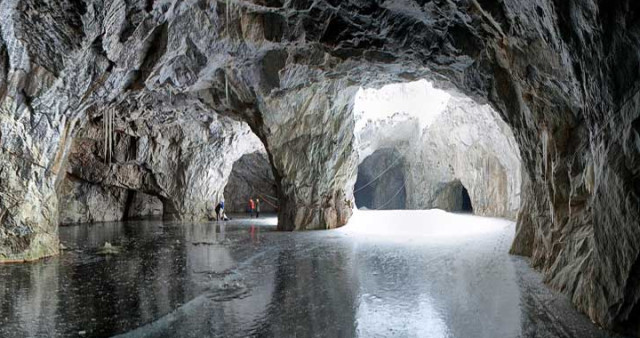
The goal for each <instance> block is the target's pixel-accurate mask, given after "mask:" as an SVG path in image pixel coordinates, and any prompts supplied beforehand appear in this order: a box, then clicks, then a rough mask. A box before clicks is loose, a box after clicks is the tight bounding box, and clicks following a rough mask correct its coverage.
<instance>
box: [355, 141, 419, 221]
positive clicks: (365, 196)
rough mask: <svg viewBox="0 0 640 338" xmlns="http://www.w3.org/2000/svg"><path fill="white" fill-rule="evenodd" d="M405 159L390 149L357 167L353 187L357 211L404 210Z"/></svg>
mask: <svg viewBox="0 0 640 338" xmlns="http://www.w3.org/2000/svg"><path fill="white" fill-rule="evenodd" d="M404 171H405V168H404V159H403V158H402V156H401V155H400V153H398V151H397V150H396V149H393V148H383V149H378V150H376V151H375V152H373V154H371V155H369V156H368V157H367V158H365V159H364V160H363V161H362V163H360V165H358V178H357V180H356V183H355V185H354V187H353V189H354V199H355V203H356V207H358V208H359V209H362V208H367V209H378V210H398V209H405V203H406V188H405V186H404V181H405V178H404Z"/></svg>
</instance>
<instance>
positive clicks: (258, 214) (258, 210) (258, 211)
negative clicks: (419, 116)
mask: <svg viewBox="0 0 640 338" xmlns="http://www.w3.org/2000/svg"><path fill="white" fill-rule="evenodd" d="M258 217H260V199H259V198H256V218H258Z"/></svg>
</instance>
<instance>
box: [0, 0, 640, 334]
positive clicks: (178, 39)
mask: <svg viewBox="0 0 640 338" xmlns="http://www.w3.org/2000/svg"><path fill="white" fill-rule="evenodd" d="M0 13H2V16H0V37H1V38H0V161H1V162H2V163H3V166H2V168H1V169H0V181H1V184H0V224H1V225H0V260H2V261H6V260H21V259H33V258H39V257H43V256H47V255H52V254H56V253H57V250H58V239H57V226H58V198H57V189H58V188H59V185H60V184H61V183H62V179H63V178H64V174H65V170H64V165H65V163H66V160H67V157H68V152H69V148H70V145H71V138H72V136H73V135H74V134H75V133H76V132H77V131H78V130H79V129H80V128H81V127H83V126H84V125H86V124H87V122H88V121H89V120H90V119H100V116H102V115H103V114H104V112H105V111H106V109H110V108H113V107H121V108H123V109H121V110H119V111H123V112H126V113H125V114H126V115H127V116H128V115H134V114H139V113H141V112H143V111H152V112H153V114H158V115H163V116H178V115H180V114H181V112H189V113H188V114H185V115H184V116H187V118H186V119H184V118H183V119H176V120H175V126H181V122H183V121H187V120H195V118H196V117H197V116H200V117H206V118H213V117H214V116H216V115H217V114H222V115H225V116H229V117H231V118H234V119H242V120H244V121H246V122H247V123H248V124H249V126H250V127H251V129H252V130H253V131H254V132H255V133H256V134H257V135H258V136H259V137H260V139H261V140H262V141H263V143H264V145H265V148H266V150H267V152H268V154H269V159H270V162H271V163H272V165H273V167H274V176H275V178H276V181H277V182H278V192H279V198H280V200H281V211H280V214H279V225H280V228H281V229H309V228H329V227H334V226H338V225H341V224H344V223H345V222H346V220H347V219H348V217H349V215H350V209H349V207H348V205H349V203H348V201H347V199H350V198H351V196H348V194H349V193H348V190H349V189H350V187H351V186H353V183H354V182H353V179H354V178H355V170H356V164H357V159H356V158H357V156H356V154H355V151H354V149H355V148H354V144H353V142H354V141H353V135H352V133H351V132H350V130H353V115H352V114H351V112H350V110H351V105H352V102H351V97H352V96H353V93H354V92H355V88H356V87H357V86H358V85H380V84H383V83H388V82H391V81H407V80H414V79H417V78H428V79H430V80H433V81H436V83H437V85H439V86H441V87H443V88H448V89H452V88H457V89H458V90H459V91H461V92H463V93H466V94H468V95H471V96H473V97H474V98H475V99H476V100H478V101H480V102H488V103H490V104H491V105H492V106H493V107H494V108H495V109H496V110H497V111H498V112H499V113H500V115H501V116H502V117H503V118H504V119H505V121H506V122H507V124H508V125H509V126H510V127H511V129H512V130H513V133H514V136H515V138H516V141H517V142H518V146H519V148H520V154H521V157H522V161H523V166H524V172H525V175H524V177H523V180H524V181H525V186H524V190H523V192H522V196H521V197H522V203H521V205H522V206H521V209H520V213H519V217H518V230H517V234H516V240H515V242H514V245H513V248H512V251H513V252H514V253H518V254H523V255H530V256H531V257H532V261H533V264H534V265H535V266H536V267H538V268H539V269H541V270H542V271H543V272H544V274H545V276H546V280H547V281H548V282H549V283H550V284H551V285H552V286H553V287H555V288H557V289H560V290H563V291H565V292H567V293H568V294H569V295H570V296H571V298H572V301H573V302H574V304H575V305H576V306H577V307H578V308H579V309H580V310H582V311H584V312H585V313H587V314H588V315H589V316H590V317H591V318H592V319H593V320H594V321H595V322H597V323H599V324H601V325H604V326H607V327H617V328H621V329H625V330H629V332H633V333H636V334H638V333H640V328H638V323H637V320H635V319H636V318H637V316H638V312H640V305H639V304H640V302H639V299H640V287H639V285H638V284H639V283H638V280H639V279H638V275H640V255H639V254H640V224H639V222H638V219H640V109H639V105H640V97H639V96H638V95H637V94H638V90H637V87H638V83H637V82H638V78H639V77H640V76H639V75H640V53H638V48H637V47H638V45H640V28H639V27H640V20H638V18H639V16H640V14H639V13H640V2H638V1H635V0H619V1H615V2H606V1H595V0H562V1H560V0H539V1H530V0H505V1H501V2H493V1H485V0H461V1H457V2H453V1H429V2H426V1H417V0H416V1H411V0H396V1H384V2H377V1H356V0H345V1H307V0H291V1H287V2H279V1H269V2H264V1H253V2H251V1H236V0H233V1H171V0H165V1H153V2H149V1H141V0H140V1H127V2H125V1H122V0H115V1H108V2H106V1H101V0H91V1H85V2H80V1H33V0H23V1H16V0H2V1H0ZM200 121H201V120H200ZM175 129H176V131H175V132H176V133H180V131H179V130H180V128H175ZM202 130H203V133H204V130H207V129H206V128H203V129H202ZM167 132H169V131H167ZM159 144H160V143H159ZM171 144H172V143H168V144H167V143H164V144H163V145H164V146H166V147H171ZM173 144H175V143H173ZM173 147H176V148H180V149H184V148H182V147H181V146H176V145H174V146H173ZM238 157H239V156H238ZM231 163H233V162H230V163H229V164H228V165H229V167H231ZM229 171H230V169H229ZM180 177H187V178H188V175H186V176H185V175H183V176H180ZM195 186H196V185H192V187H195ZM168 190H171V189H168ZM178 190H179V189H178ZM221 191H222V187H220V190H218V193H221ZM196 195H197V194H196ZM204 195H206V196H198V197H197V198H195V199H192V198H190V197H189V193H188V192H187V191H178V194H177V196H178V200H177V201H174V202H172V204H173V205H172V210H173V211H177V212H178V213H185V214H188V213H189V210H187V209H185V208H184V207H185V206H191V205H192V203H191V201H193V200H198V201H200V202H195V203H194V204H195V205H196V207H197V209H202V208H203V207H204V202H203V201H201V200H202V198H209V197H212V196H211V195H212V194H211V193H210V192H207V193H205V194H204ZM167 197H168V196H167ZM183 201H189V202H184V203H183ZM176 202H177V203H176ZM165 205H166V204H165ZM166 209H167V208H165V211H166ZM169 209H171V208H169Z"/></svg>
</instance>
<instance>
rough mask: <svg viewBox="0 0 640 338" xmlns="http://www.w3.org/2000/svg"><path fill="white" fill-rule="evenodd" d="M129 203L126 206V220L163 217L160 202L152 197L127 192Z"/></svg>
mask: <svg viewBox="0 0 640 338" xmlns="http://www.w3.org/2000/svg"><path fill="white" fill-rule="evenodd" d="M129 193H130V194H132V195H133V196H130V197H129V198H130V200H129V201H130V202H129V204H127V211H128V212H127V214H126V215H125V216H124V217H125V218H126V219H136V218H147V217H153V216H162V215H163V210H164V208H163V206H162V201H161V200H160V199H159V198H158V197H156V196H153V195H147V194H145V193H143V192H140V191H133V192H132V191H129Z"/></svg>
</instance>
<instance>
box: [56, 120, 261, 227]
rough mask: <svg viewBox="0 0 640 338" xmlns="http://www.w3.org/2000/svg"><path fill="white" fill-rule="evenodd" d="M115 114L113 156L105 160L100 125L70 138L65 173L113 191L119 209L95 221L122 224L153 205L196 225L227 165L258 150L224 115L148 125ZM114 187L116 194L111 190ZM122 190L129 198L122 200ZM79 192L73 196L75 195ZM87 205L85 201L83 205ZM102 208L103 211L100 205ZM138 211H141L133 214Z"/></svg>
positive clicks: (210, 210) (208, 212) (208, 210)
mask: <svg viewBox="0 0 640 338" xmlns="http://www.w3.org/2000/svg"><path fill="white" fill-rule="evenodd" d="M130 119H131V117H128V116H122V118H119V119H118V123H116V124H115V127H114V130H116V132H115V133H114V134H113V136H114V141H113V142H114V146H113V149H114V150H113V154H112V156H111V158H109V156H108V155H107V159H105V154H108V151H107V152H106V153H105V136H104V135H105V132H104V127H103V125H102V124H96V123H90V124H88V125H87V126H86V127H85V129H84V130H83V131H82V132H81V133H80V134H79V135H78V136H77V137H76V138H74V141H73V144H72V147H71V153H70V156H69V165H68V171H69V173H70V175H73V177H75V178H76V179H79V180H83V181H84V182H87V183H88V184H90V185H95V186H99V187H105V188H108V189H109V191H118V192H119V195H122V196H124V197H122V198H120V202H122V203H120V209H123V208H125V204H126V203H125V201H126V200H127V198H130V199H131V200H129V202H127V203H129V204H127V206H126V208H127V210H126V213H125V214H123V210H120V209H118V212H116V213H115V214H117V215H119V216H117V217H116V215H112V216H111V217H106V218H104V219H100V218H93V220H94V221H100V220H121V219H123V218H124V217H126V216H131V217H139V216H143V215H148V214H149V213H151V214H154V213H155V212H153V210H157V209H158V206H157V201H148V202H150V203H151V205H146V204H147V202H145V200H148V199H149V198H148V197H145V195H147V194H148V195H151V196H156V199H159V200H160V201H161V203H162V211H163V212H162V215H163V216H164V217H165V218H169V219H181V220H198V219H205V218H207V217H211V216H212V215H213V214H214V207H215V205H216V204H217V202H218V201H219V200H221V199H222V198H223V194H222V192H223V189H224V186H225V185H226V182H227V179H228V177H229V175H230V173H231V168H232V164H233V162H234V161H235V160H237V159H238V158H240V156H242V155H243V154H244V153H246V152H252V151H255V150H256V149H260V148H262V144H261V142H260V140H259V139H258V138H257V137H256V136H255V135H254V134H253V133H251V131H250V130H249V129H248V127H247V126H246V124H243V123H240V122H236V121H233V120H231V119H229V118H220V119H207V120H205V121H197V120H195V121H194V120H186V121H185V120H182V121H179V122H172V121H168V122H160V121H155V123H154V124H151V123H150V121H149V120H147V119H146V118H145V117H142V116H140V117H138V118H137V119H135V120H130ZM114 189H116V190H114ZM127 192H131V193H135V195H133V196H131V197H127ZM81 195H82V194H77V195H76V196H77V197H79V198H84V199H88V198H89V197H83V196H81ZM90 205H92V204H90ZM105 207H106V206H105ZM136 210H141V211H139V212H138V211H136Z"/></svg>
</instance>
